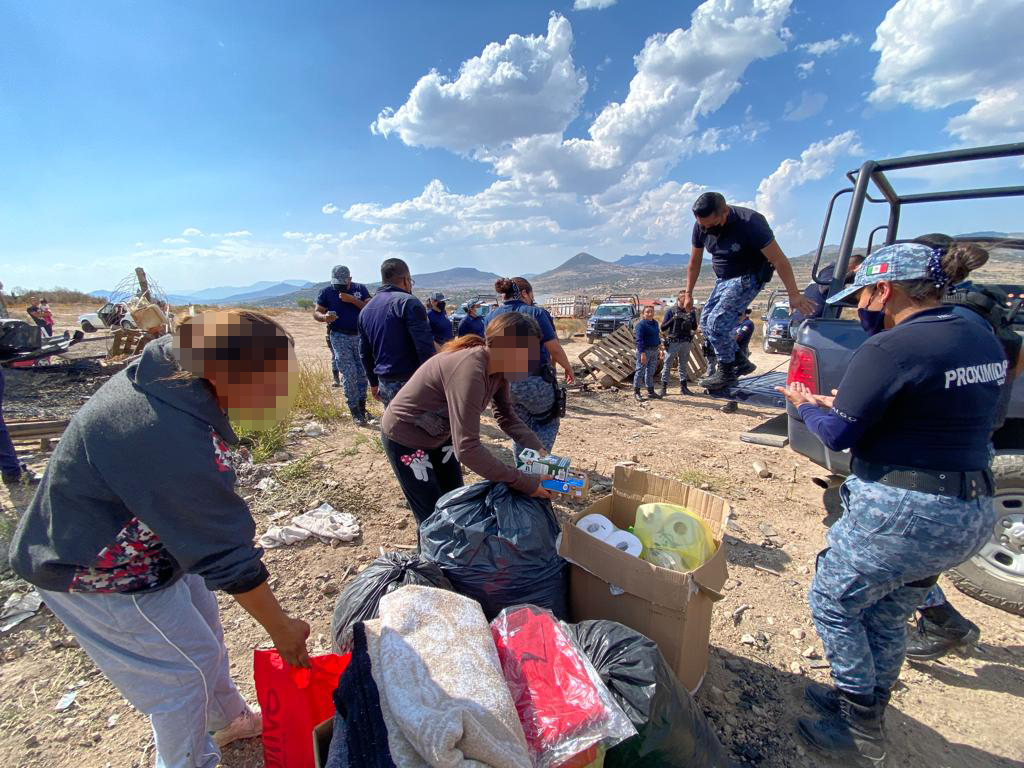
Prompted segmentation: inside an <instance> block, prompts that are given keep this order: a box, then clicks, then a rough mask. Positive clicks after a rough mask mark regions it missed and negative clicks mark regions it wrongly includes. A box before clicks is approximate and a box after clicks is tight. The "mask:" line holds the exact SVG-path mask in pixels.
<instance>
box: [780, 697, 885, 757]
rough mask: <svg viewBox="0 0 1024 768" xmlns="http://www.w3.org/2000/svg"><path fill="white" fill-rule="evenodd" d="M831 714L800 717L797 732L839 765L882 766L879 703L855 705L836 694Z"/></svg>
mask: <svg viewBox="0 0 1024 768" xmlns="http://www.w3.org/2000/svg"><path fill="white" fill-rule="evenodd" d="M837 702H838V709H837V712H836V714H835V715H833V716H828V717H824V718H822V719H820V720H812V719H810V718H807V717H801V718H800V719H799V720H798V721H797V731H798V732H799V734H800V736H802V737H803V739H804V740H805V741H806V742H807V743H808V744H810V745H811V746H812V747H814V748H816V749H818V750H820V751H821V752H822V753H823V754H825V755H828V756H829V757H830V758H832V759H833V760H836V762H837V763H839V764H840V765H843V766H864V768H881V766H884V765H885V734H884V733H883V731H882V710H883V707H882V705H881V703H880V702H878V701H875V702H874V703H873V704H870V705H863V704H858V703H857V702H855V701H853V700H852V699H851V698H849V697H848V696H847V695H846V694H845V693H843V692H842V691H839V692H838V694H837Z"/></svg>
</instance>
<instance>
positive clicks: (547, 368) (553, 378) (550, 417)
mask: <svg viewBox="0 0 1024 768" xmlns="http://www.w3.org/2000/svg"><path fill="white" fill-rule="evenodd" d="M533 375H534V376H539V377H540V378H542V379H544V381H546V382H548V383H549V384H550V385H551V386H552V387H553V388H554V391H555V400H554V402H553V403H552V404H551V410H550V411H548V412H547V413H545V414H542V415H540V416H534V418H535V419H537V423H538V424H540V425H541V426H543V425H544V424H550V423H551V422H552V421H554V420H555V419H560V418H562V417H563V416H565V407H566V403H567V402H568V400H569V394H568V392H567V391H566V389H565V387H563V386H561V385H559V383H558V376H557V375H556V374H555V369H554V368H553V367H552V366H551V365H550V364H548V363H545V364H544V365H542V366H540V367H539V368H538V369H537V370H536V371H534V373H533Z"/></svg>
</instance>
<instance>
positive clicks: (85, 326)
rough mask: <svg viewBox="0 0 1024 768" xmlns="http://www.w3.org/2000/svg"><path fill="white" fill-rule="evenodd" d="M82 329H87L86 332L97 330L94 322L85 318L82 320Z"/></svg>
mask: <svg viewBox="0 0 1024 768" xmlns="http://www.w3.org/2000/svg"><path fill="white" fill-rule="evenodd" d="M82 330H83V331H85V332H86V333H92V332H93V331H95V330H96V328H95V327H93V324H92V323H90V322H89V321H88V320H83V321H82Z"/></svg>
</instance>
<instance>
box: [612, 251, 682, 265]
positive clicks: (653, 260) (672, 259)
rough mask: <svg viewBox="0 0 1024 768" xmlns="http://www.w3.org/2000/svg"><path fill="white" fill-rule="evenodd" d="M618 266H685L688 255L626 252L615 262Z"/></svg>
mask: <svg viewBox="0 0 1024 768" xmlns="http://www.w3.org/2000/svg"><path fill="white" fill-rule="evenodd" d="M615 263H616V264H618V265H619V266H620V267H685V266H686V265H687V264H689V263H690V256H689V255H688V254H683V253H650V252H648V253H644V254H636V253H632V254H631V253H627V254H626V255H625V256H623V257H622V258H621V259H619V260H618V261H616V262H615Z"/></svg>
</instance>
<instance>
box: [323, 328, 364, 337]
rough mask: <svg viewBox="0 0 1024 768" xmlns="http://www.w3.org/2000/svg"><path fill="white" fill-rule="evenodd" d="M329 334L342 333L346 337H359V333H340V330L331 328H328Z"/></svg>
mask: <svg viewBox="0 0 1024 768" xmlns="http://www.w3.org/2000/svg"><path fill="white" fill-rule="evenodd" d="M327 332H328V333H342V334H344V335H346V336H358V335H359V331H339V330H338V329H336V328H331V327H330V326H328V328H327Z"/></svg>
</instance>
